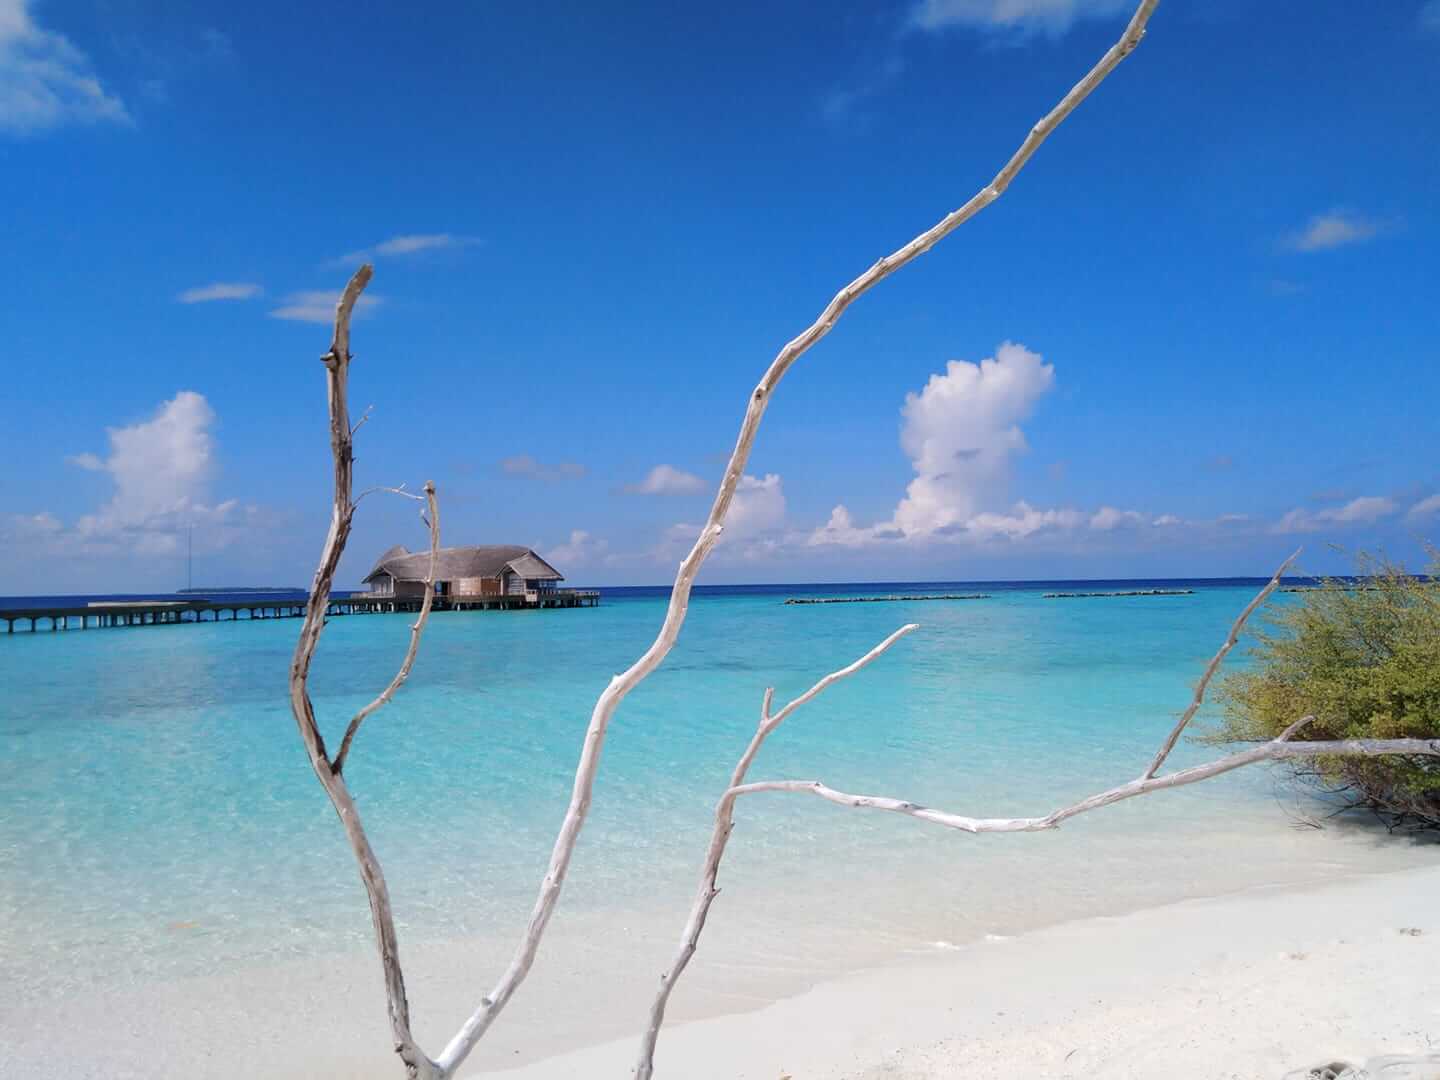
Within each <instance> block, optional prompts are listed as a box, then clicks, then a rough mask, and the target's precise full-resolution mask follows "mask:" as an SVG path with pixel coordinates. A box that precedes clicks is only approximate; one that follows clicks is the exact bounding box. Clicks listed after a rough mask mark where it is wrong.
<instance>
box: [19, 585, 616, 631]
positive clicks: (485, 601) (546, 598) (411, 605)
mask: <svg viewBox="0 0 1440 1080" xmlns="http://www.w3.org/2000/svg"><path fill="white" fill-rule="evenodd" d="M420 603H421V599H420V598H419V597H394V596H375V595H373V594H372V595H366V594H364V593H360V594H356V595H354V596H340V597H332V598H331V600H330V603H329V604H328V605H327V606H326V608H325V615H326V617H327V618H329V617H331V616H337V615H380V614H390V613H395V612H406V611H408V612H415V611H419V610H420ZM599 603H600V594H599V592H597V591H595V590H593V589H551V590H543V591H540V592H529V593H516V594H512V595H508V596H461V595H453V596H437V597H435V602H434V605H433V607H432V610H433V611H477V610H483V611H525V610H530V611H533V610H536V609H539V608H559V607H567V608H573V607H596V606H598V605H599ZM305 605H306V601H305V600H301V599H289V600H265V599H259V598H255V599H244V600H206V599H199V598H197V599H195V600H116V601H110V600H106V601H97V602H95V603H93V604H81V605H74V606H54V607H38V608H10V609H8V610H6V609H0V622H3V623H4V624H5V632H6V633H7V634H13V633H15V626H16V624H17V623H20V624H22V626H21V629H22V630H23V629H26V627H25V626H24V625H23V624H26V623H28V624H29V626H28V629H29V631H30V632H32V633H36V632H39V631H40V630H41V629H46V630H52V631H54V630H89V629H100V628H107V627H116V626H165V625H167V624H176V623H198V622H248V621H250V620H252V619H298V618H300V617H301V616H303V615H304V614H305ZM42 624H44V625H43V626H42Z"/></svg>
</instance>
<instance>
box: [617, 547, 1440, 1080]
mask: <svg viewBox="0 0 1440 1080" xmlns="http://www.w3.org/2000/svg"><path fill="white" fill-rule="evenodd" d="M1298 554H1299V552H1296V553H1295V555H1292V556H1290V558H1289V559H1286V560H1285V562H1284V563H1282V564H1281V566H1280V569H1279V570H1277V571H1276V572H1275V576H1274V577H1273V578H1271V579H1270V581H1269V583H1268V584H1266V585H1265V587H1264V588H1263V589H1261V590H1260V592H1259V593H1258V594H1257V595H1256V596H1255V598H1254V599H1252V600H1251V601H1250V603H1249V604H1247V605H1246V607H1245V608H1244V610H1243V611H1242V612H1241V613H1240V616H1239V617H1238V618H1237V619H1236V620H1235V622H1234V624H1233V625H1232V626H1231V628H1230V634H1229V636H1228V637H1227V638H1226V641H1225V644H1224V645H1222V646H1221V648H1220V651H1219V652H1218V653H1216V655H1215V657H1214V658H1213V659H1212V660H1211V661H1210V663H1209V665H1208V666H1207V667H1206V669H1205V674H1204V676H1203V677H1202V678H1201V680H1200V684H1199V686H1198V687H1197V689H1196V691H1195V695H1194V697H1193V699H1192V701H1191V704H1190V707H1189V708H1187V709H1186V710H1185V713H1184V715H1183V716H1182V717H1181V719H1180V722H1179V723H1178V724H1177V725H1176V726H1175V728H1174V729H1173V730H1172V731H1171V732H1170V734H1169V736H1167V738H1166V741H1165V743H1164V744H1163V746H1162V747H1161V751H1160V753H1159V754H1158V755H1157V756H1156V759H1155V760H1156V763H1157V764H1156V765H1152V766H1151V768H1150V769H1148V770H1147V771H1146V772H1145V773H1144V774H1142V775H1141V776H1139V777H1138V778H1136V779H1134V780H1131V781H1130V782H1129V783H1125V784H1120V785H1119V786H1117V787H1112V788H1109V789H1107V790H1105V791H1101V792H1099V793H1097V794H1095V795H1091V796H1089V797H1087V798H1084V799H1081V800H1080V801H1079V802H1076V803H1072V804H1070V805H1069V806H1064V807H1061V808H1059V809H1057V810H1052V811H1051V812H1050V813H1048V814H1045V815H1044V816H1042V817H1025V818H981V817H969V816H966V815H963V814H955V813H951V812H950V811H947V810H936V809H934V808H932V807H928V806H922V805H921V804H919V803H916V802H912V801H910V800H908V799H896V798H891V797H890V796H888V795H854V794H851V793H850V792H846V791H837V790H836V789H835V788H832V787H829V786H827V785H826V784H824V783H822V782H821V781H819V780H761V781H758V782H755V783H745V782H744V778H745V773H746V772H747V771H748V769H749V766H750V764H751V762H752V761H754V759H755V755H756V754H757V753H758V752H759V749H760V744H761V743H762V742H763V741H764V739H765V737H766V736H767V735H768V734H769V733H770V731H772V730H774V727H775V725H777V724H778V723H779V722H780V720H782V719H784V718H785V717H786V716H788V715H789V714H790V713H791V712H793V711H794V710H795V709H796V708H798V707H799V706H800V705H802V704H804V703H805V702H806V701H809V700H810V699H811V698H813V697H814V696H815V695H816V694H818V693H819V692H820V691H821V690H823V689H824V688H825V687H826V686H828V685H829V684H830V683H832V682H834V681H835V680H836V679H839V678H843V677H844V676H846V675H849V674H851V673H853V672H854V671H857V670H859V669H860V668H861V667H863V666H864V665H865V664H868V663H869V662H870V661H871V660H873V659H875V657H877V656H879V655H880V654H881V653H882V652H884V651H885V650H886V649H888V648H889V647H890V645H892V644H893V643H894V642H895V641H896V640H897V639H898V638H900V637H901V636H902V635H904V634H907V633H909V632H910V631H912V630H914V629H916V627H915V626H913V625H911V626H905V627H902V628H901V629H900V630H898V631H896V632H895V633H894V634H892V635H891V636H890V637H888V638H886V639H885V641H883V642H881V643H880V644H879V645H877V646H876V647H875V648H874V649H873V650H871V651H870V652H869V653H867V654H866V655H865V656H863V657H861V658H860V659H859V660H857V661H856V662H855V663H854V664H851V665H850V666H849V667H848V668H844V669H842V670H840V671H837V672H835V673H834V674H833V675H828V676H826V677H825V678H824V679H822V680H821V681H820V682H819V683H817V684H816V685H815V686H814V687H812V688H811V689H810V690H809V691H807V692H806V693H804V694H802V695H801V696H800V697H798V698H796V699H795V700H794V701H792V702H791V703H790V704H789V705H787V706H786V707H785V708H784V709H783V710H781V712H780V713H779V714H777V716H776V717H774V718H771V717H770V697H771V692H770V691H768V690H767V691H766V692H765V699H764V704H763V705H762V707H761V710H760V727H759V730H758V731H757V732H756V733H755V736H754V737H753V738H752V739H751V740H750V745H749V746H748V747H747V748H746V750H745V753H744V755H743V756H742V757H741V759H740V764H739V765H737V766H736V769H735V774H734V776H733V777H732V778H731V782H730V787H729V788H728V789H727V790H726V791H725V793H724V795H722V796H721V798H720V803H719V805H718V806H717V807H716V810H715V829H714V831H713V832H712V834H711V837H710V848H709V851H708V853H707V855H706V859H705V866H704V869H703V870H702V872H701V878H700V890H699V893H698V894H697V895H696V898H695V903H694V906H693V907H692V908H691V911H690V917H689V919H688V921H687V922H686V924H685V930H684V932H683V933H682V935H681V939H680V951H679V953H678V954H677V956H676V958H675V960H674V962H673V963H672V964H671V967H670V969H669V970H668V971H667V972H666V973H665V974H664V975H662V976H661V977H660V989H659V992H658V993H657V994H656V997H655V1000H654V1002H653V1003H652V1005H651V1007H650V1022H649V1026H648V1028H647V1029H646V1032H645V1035H644V1036H643V1038H642V1040H641V1045H640V1057H639V1061H638V1063H637V1064H636V1067H635V1076H636V1078H637V1080H650V1077H651V1076H652V1075H653V1074H654V1070H655V1065H654V1058H655V1044H656V1041H657V1040H658V1038H659V1034H660V1027H661V1025H662V1024H663V1022H664V1019H665V1007H666V1004H667V1003H668V1001H669V998H670V994H671V992H672V991H673V990H674V988H675V981H676V979H678V978H679V976H680V974H681V972H683V971H684V970H685V966H686V965H687V964H688V963H689V962H690V958H691V957H692V956H693V955H694V953H695V949H696V947H697V945H698V942H699V937H700V934H701V932H702V931H703V930H704V928H705V921H706V918H707V917H708V915H709V913H710V905H711V904H712V903H713V902H714V900H715V897H716V896H718V895H719V890H718V889H717V888H716V887H715V881H716V876H717V874H718V872H719V867H720V859H721V857H722V856H723V854H724V851H725V844H726V842H727V841H728V840H729V837H730V831H731V829H732V828H733V822H734V808H735V801H736V800H737V799H739V798H740V797H741V796H744V795H757V794H761V793H763V792H781V793H789V794H798V795H813V796H815V797H817V798H820V799H824V800H825V801H827V802H832V803H835V804H836V805H838V806H846V807H850V808H852V809H857V810H881V811H884V812H886V813H892V814H903V815H904V816H906V817H912V818H916V819H918V820H920V821H924V822H928V823H929V824H931V825H939V826H940V827H941V828H945V829H955V830H957V831H960V832H967V833H1000V832H1004V833H1013V832H1043V831H1045V830H1048V829H1054V828H1057V827H1058V826H1059V825H1060V823H1061V822H1062V821H1065V820H1067V819H1068V818H1072V817H1075V816H1076V815H1078V814H1083V813H1087V812H1088V811H1091V810H1098V809H1100V808H1101V807H1104V806H1110V805H1111V804H1112V803H1117V802H1123V801H1124V800H1125V799H1133V798H1135V797H1136V796H1139V795H1148V794H1150V793H1151V792H1154V791H1165V790H1168V789H1170V788H1177V787H1185V786H1187V785H1189V784H1197V783H1199V782H1200V781H1202V780H1208V779H1210V778H1212V777H1215V776H1220V775H1222V774H1224V773H1227V772H1233V771H1234V770H1235V769H1242V768H1244V767H1246V766H1247V765H1254V764H1257V763H1259V762H1262V761H1275V760H1280V759H1292V760H1293V759H1302V758H1317V757H1327V756H1367V757H1378V756H1382V755H1429V756H1435V757H1440V739H1346V740H1336V741H1326V742H1292V741H1291V738H1292V736H1294V735H1295V734H1296V732H1298V731H1299V730H1300V729H1301V728H1303V727H1304V726H1305V725H1306V724H1308V723H1310V722H1311V721H1313V720H1314V719H1315V717H1314V716H1303V717H1301V718H1300V719H1299V720H1297V721H1295V723H1293V724H1291V725H1290V726H1289V727H1287V728H1286V729H1285V730H1284V731H1283V732H1281V733H1280V734H1279V735H1278V736H1277V737H1276V738H1274V739H1272V740H1270V741H1269V742H1266V743H1263V744H1261V745H1259V746H1256V747H1253V748H1251V749H1249V750H1243V751H1240V752H1239V753H1235V754H1231V755H1229V756H1228V757H1223V758H1220V759H1218V760H1216V761H1210V762H1207V763H1205V764H1203V765H1196V766H1193V767H1191V768H1188V769H1179V770H1177V771H1175V772H1171V773H1167V774H1166V775H1164V776H1156V775H1154V773H1155V771H1156V769H1157V768H1158V763H1159V762H1161V761H1163V760H1164V759H1165V757H1166V756H1167V755H1168V754H1169V752H1170V750H1171V749H1172V748H1173V747H1174V745H1175V742H1176V740H1178V739H1179V737H1180V733H1181V732H1182V731H1183V730H1184V728H1185V725H1186V724H1188V723H1189V722H1190V719H1191V718H1192V717H1193V716H1194V715H1195V712H1196V710H1198V709H1199V707H1200V703H1201V701H1202V700H1203V697H1204V693H1205V687H1206V685H1208V683H1209V682H1210V680H1211V678H1212V677H1213V676H1214V674H1215V672H1216V670H1217V669H1218V668H1219V667H1220V664H1221V663H1222V662H1223V661H1224V659H1225V657H1226V655H1227V654H1228V653H1229V652H1230V650H1231V649H1232V648H1234V646H1235V642H1236V639H1237V638H1238V636H1239V634H1240V631H1241V629H1242V628H1243V627H1244V625H1245V621H1246V620H1247V619H1248V618H1249V617H1250V616H1251V614H1253V613H1254V611H1255V610H1256V609H1257V608H1258V607H1259V606H1260V605H1261V604H1262V603H1263V602H1264V601H1265V599H1266V598H1267V597H1269V596H1270V595H1271V594H1272V593H1273V592H1274V591H1275V589H1276V588H1277V587H1278V586H1279V584H1280V578H1281V576H1282V575H1283V574H1284V572H1285V570H1286V569H1287V568H1288V567H1289V565H1290V563H1291V562H1292V561H1293V560H1294V559H1295V557H1296V555H1298Z"/></svg>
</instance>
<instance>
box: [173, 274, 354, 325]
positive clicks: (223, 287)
mask: <svg viewBox="0 0 1440 1080" xmlns="http://www.w3.org/2000/svg"><path fill="white" fill-rule="evenodd" d="M263 291H264V290H263V289H261V288H260V286H259V285H254V284H251V283H250V282H243V281H217V282H215V283H214V284H213V285H197V286H196V287H195V288H193V289H186V290H185V291H184V292H182V293H181V294H180V295H179V296H177V297H176V298H175V299H176V300H179V301H180V303H182V304H208V303H210V302H211V301H212V300H251V299H254V298H255V297H257V296H259V295H260V294H261V293H262V292H263ZM331 317H332V318H333V317H334V313H333V312H332V313H331Z"/></svg>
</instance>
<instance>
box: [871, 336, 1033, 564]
mask: <svg viewBox="0 0 1440 1080" xmlns="http://www.w3.org/2000/svg"><path fill="white" fill-rule="evenodd" d="M1054 384H1055V369H1054V368H1053V367H1052V366H1051V365H1049V364H1046V363H1044V362H1043V361H1042V360H1041V358H1040V356H1039V354H1038V353H1033V352H1031V351H1030V350H1029V349H1027V348H1025V347H1024V346H1023V345H1016V344H1014V343H1012V342H1008V341H1007V342H1005V343H1004V344H1003V345H1001V346H1000V347H999V348H998V349H996V350H995V356H994V357H991V358H988V359H985V360H982V361H980V363H979V364H971V363H967V362H965V361H962V360H951V361H950V362H949V364H947V365H946V368H945V373H944V374H940V375H932V376H930V380H929V382H927V383H926V384H925V388H924V389H923V390H921V391H920V393H918V394H915V393H911V394H907V395H906V397H905V405H904V408H903V409H902V410H901V412H902V415H903V417H904V423H903V426H902V427H901V431H900V446H901V448H902V449H903V450H904V451H905V453H906V454H907V455H909V457H910V463H911V466H912V467H913V468H914V469H915V473H916V476H915V479H914V480H912V481H910V484H909V486H908V487H907V488H906V489H905V498H904V499H902V500H901V502H900V505H899V506H897V507H896V508H895V521H894V524H895V526H896V527H897V528H899V529H901V530H902V531H904V532H905V534H906V535H907V536H914V535H923V534H927V533H933V532H935V531H937V530H939V529H944V528H946V527H948V526H951V525H956V524H960V523H963V522H965V521H967V520H969V519H970V518H971V517H973V516H974V515H975V514H976V513H977V512H979V511H980V510H981V509H982V508H983V507H984V506H985V505H987V504H988V505H994V500H995V499H996V498H998V497H1000V496H1003V494H1004V493H1005V490H1006V488H1007V486H1008V482H1009V479H1010V465H1011V461H1012V460H1013V458H1014V457H1015V456H1016V455H1017V454H1019V453H1021V452H1023V451H1024V450H1025V449H1026V442H1025V434H1024V432H1022V431H1021V430H1020V428H1019V422H1020V421H1021V420H1024V419H1025V418H1026V417H1027V416H1029V415H1030V413H1031V412H1032V411H1033V410H1034V408H1035V404H1036V402H1037V401H1039V399H1040V397H1041V396H1042V395H1044V394H1045V393H1046V392H1048V391H1049V390H1050V388H1051V387H1052V386H1054Z"/></svg>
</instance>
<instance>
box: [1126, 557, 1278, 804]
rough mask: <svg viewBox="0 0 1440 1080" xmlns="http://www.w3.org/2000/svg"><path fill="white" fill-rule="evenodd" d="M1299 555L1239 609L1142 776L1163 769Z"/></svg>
mask: <svg viewBox="0 0 1440 1080" xmlns="http://www.w3.org/2000/svg"><path fill="white" fill-rule="evenodd" d="M1299 557H1300V552H1299V551H1298V550H1297V551H1296V552H1295V554H1293V555H1291V556H1290V557H1289V558H1288V559H1286V560H1285V561H1284V562H1283V563H1281V564H1280V569H1279V570H1276V571H1275V576H1274V577H1272V578H1271V579H1270V581H1269V583H1268V584H1266V586H1265V587H1264V588H1263V589H1261V590H1260V591H1259V592H1258V593H1256V595H1255V599H1253V600H1251V601H1250V603H1248V604H1246V605H1245V610H1244V611H1242V612H1240V614H1239V616H1238V617H1237V618H1236V619H1235V622H1234V623H1233V624H1232V625H1231V627H1230V633H1229V634H1228V635H1226V638H1225V642H1224V644H1222V645H1221V646H1220V650H1219V652H1217V653H1216V654H1215V655H1214V656H1212V657H1211V658H1210V663H1208V664H1206V665H1205V674H1203V675H1201V676H1200V681H1199V682H1198V683H1196V684H1195V694H1194V696H1193V697H1192V698H1191V699H1190V704H1189V706H1187V707H1186V709H1185V711H1184V712H1183V713H1181V714H1180V719H1179V720H1178V721H1177V722H1176V724H1175V726H1174V728H1172V729H1171V731H1170V734H1169V735H1168V736H1167V737H1166V739H1165V742H1164V743H1163V744H1162V745H1161V747H1160V749H1159V751H1158V752H1157V753H1156V754H1155V756H1154V757H1153V758H1152V759H1151V760H1150V764H1149V766H1148V767H1147V768H1146V769H1145V771H1144V772H1143V773H1141V774H1140V779H1141V780H1148V779H1150V777H1152V776H1154V775H1155V774H1156V773H1158V772H1159V771H1160V766H1161V765H1164V764H1165V759H1166V758H1167V757H1169V756H1170V751H1171V750H1174V749H1175V744H1176V743H1177V742H1179V741H1180V735H1181V733H1182V732H1184V730H1185V728H1186V726H1187V725H1188V724H1189V723H1190V721H1191V720H1192V719H1193V718H1194V716H1195V714H1196V712H1198V711H1199V709H1200V706H1201V705H1202V704H1204V702H1205V691H1206V689H1207V688H1208V687H1209V686H1210V680H1211V679H1212V678H1214V676H1215V672H1217V671H1219V670H1220V665H1221V664H1223V663H1224V662H1225V657H1227V656H1229V655H1230V650H1231V649H1233V648H1234V647H1235V644H1236V642H1238V641H1239V640H1240V631H1242V630H1243V629H1245V622H1246V620H1247V619H1249V618H1250V616H1251V615H1253V614H1254V613H1255V609H1256V608H1258V607H1259V606H1260V605H1261V604H1263V603H1264V602H1265V601H1266V600H1268V599H1269V598H1270V594H1271V593H1273V592H1274V591H1275V590H1276V589H1278V588H1279V587H1280V579H1281V578H1282V577H1284V576H1285V571H1286V570H1288V569H1289V568H1290V564H1291V563H1293V562H1294V561H1295V560H1296V559H1297V558H1299Z"/></svg>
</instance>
